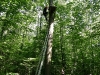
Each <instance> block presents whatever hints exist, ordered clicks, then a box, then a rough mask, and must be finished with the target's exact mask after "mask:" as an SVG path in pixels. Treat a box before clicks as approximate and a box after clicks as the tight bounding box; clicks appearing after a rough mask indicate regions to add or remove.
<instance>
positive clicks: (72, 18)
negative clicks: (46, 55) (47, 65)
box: [0, 0, 100, 75]
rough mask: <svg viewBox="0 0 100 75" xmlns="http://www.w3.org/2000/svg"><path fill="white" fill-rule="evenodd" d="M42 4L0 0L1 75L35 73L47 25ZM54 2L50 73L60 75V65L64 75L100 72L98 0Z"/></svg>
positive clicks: (96, 73) (40, 0) (99, 15)
mask: <svg viewBox="0 0 100 75" xmlns="http://www.w3.org/2000/svg"><path fill="white" fill-rule="evenodd" d="M61 2H62V3H61ZM44 3H45V2H44V0H33V1H32V0H0V75H5V74H7V73H18V74H20V75H25V74H27V75H34V74H35V71H36V67H37V65H38V61H39V58H40V57H41V52H43V51H42V50H43V47H44V41H45V38H46V34H47V27H48V26H47V24H46V21H45V19H44V17H42V13H41V12H42V9H43V4H44ZM54 3H55V5H56V6H57V11H56V17H55V21H54V22H55V26H54V36H53V52H52V63H51V75H61V69H62V67H63V68H64V71H65V73H66V75H69V74H71V75H89V74H91V75H99V73H100V71H99V70H100V68H99V66H100V65H99V64H100V59H99V57H100V36H99V35H100V21H99V20H100V10H99V9H100V1H98V0H96V1H94V0H93V1H88V0H85V1H83V0H81V1H78V0H75V1H73V0H71V1H68V0H67V1H65V0H60V1H56V0H55V1H54ZM43 70H44V69H43ZM13 75H14V74H13ZM42 75H44V73H43V72H42Z"/></svg>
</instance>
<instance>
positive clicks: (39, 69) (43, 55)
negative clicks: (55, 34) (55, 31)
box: [35, 33, 48, 75]
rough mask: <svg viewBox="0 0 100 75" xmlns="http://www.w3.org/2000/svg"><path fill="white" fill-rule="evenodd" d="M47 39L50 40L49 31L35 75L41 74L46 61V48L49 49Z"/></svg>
mask: <svg viewBox="0 0 100 75" xmlns="http://www.w3.org/2000/svg"><path fill="white" fill-rule="evenodd" d="M47 41H48V33H47V35H46V38H45V42H44V46H43V48H42V52H41V55H40V56H41V57H40V60H39V64H38V66H37V70H36V73H35V75H40V74H41V69H42V66H43V63H44V59H45V53H46V49H47Z"/></svg>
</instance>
